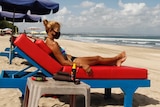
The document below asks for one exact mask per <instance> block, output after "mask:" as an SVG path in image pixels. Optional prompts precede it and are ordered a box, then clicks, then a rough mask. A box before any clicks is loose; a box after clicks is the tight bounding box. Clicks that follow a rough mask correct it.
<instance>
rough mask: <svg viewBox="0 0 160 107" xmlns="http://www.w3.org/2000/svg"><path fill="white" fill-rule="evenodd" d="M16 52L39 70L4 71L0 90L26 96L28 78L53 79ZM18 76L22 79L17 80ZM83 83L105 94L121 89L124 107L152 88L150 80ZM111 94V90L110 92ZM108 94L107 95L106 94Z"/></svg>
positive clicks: (20, 53) (87, 81) (130, 105)
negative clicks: (143, 89)
mask: <svg viewBox="0 0 160 107" xmlns="http://www.w3.org/2000/svg"><path fill="white" fill-rule="evenodd" d="M15 51H16V52H18V53H19V55H21V56H22V57H23V58H25V59H26V60H28V62H29V63H31V64H32V65H33V66H35V67H36V68H37V70H36V71H34V72H31V73H28V74H26V75H25V76H23V75H24V74H25V70H27V69H28V68H30V67H31V66H29V67H27V68H25V69H23V70H21V71H5V70H3V71H2V73H1V78H0V88H19V89H20V90H21V92H22V94H23V95H24V92H25V86H26V82H27V78H28V77H30V76H33V75H34V74H36V73H37V72H39V71H40V72H42V73H43V74H44V75H45V76H47V77H52V74H50V73H49V72H47V71H46V70H45V69H44V68H42V67H41V66H40V65H39V64H37V63H36V62H35V61H34V60H32V59H31V58H30V57H29V56H27V55H26V54H25V53H24V52H23V51H22V50H20V49H19V48H18V47H16V48H15ZM5 73H7V74H8V75H9V77H4V75H5ZM17 75H18V76H20V78H17ZM81 81H83V82H85V83H87V84H89V85H90V86H91V88H105V92H106V90H108V89H111V88H121V90H122V91H123V92H124V107H132V102H133V95H134V93H135V91H136V89H137V88H139V87H150V80H148V79H134V80H131V79H124V80H123V79H121V80H104V79H103V80H95V79H82V80H81ZM110 92H111V90H110ZM105 94H106V93H105Z"/></svg>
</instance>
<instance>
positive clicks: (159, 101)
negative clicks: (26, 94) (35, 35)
mask: <svg viewBox="0 0 160 107" xmlns="http://www.w3.org/2000/svg"><path fill="white" fill-rule="evenodd" d="M0 40H1V42H0V52H3V51H4V49H5V48H6V47H9V46H10V42H9V36H0ZM57 41H58V42H59V44H60V45H61V46H62V47H63V48H64V49H65V50H66V51H67V53H69V54H70V53H72V55H74V56H94V55H100V56H104V57H112V56H114V55H117V54H118V53H120V52H121V51H123V50H125V51H126V53H127V60H126V61H125V62H124V63H123V64H122V65H124V66H133V67H140V68H146V69H148V79H150V80H151V87H147V88H141V87H140V88H138V89H137V90H136V93H135V95H134V97H133V107H155V106H157V107H158V106H160V96H159V95H160V91H159V88H160V85H159V82H160V78H159V75H160V71H159V70H160V66H159V62H160V50H158V49H150V48H142V47H130V46H119V45H110V44H99V43H88V42H87V43H86V42H78V41H72V40H64V39H60V40H57ZM24 60H25V59H20V58H15V59H13V60H12V64H11V65H10V64H8V61H9V60H8V58H7V57H4V56H0V72H1V71H2V70H21V69H22V68H24V67H25V65H23V64H21V62H22V61H24ZM33 69H34V68H33ZM103 92H104V89H91V93H92V95H91V97H92V98H91V105H92V106H93V107H123V94H122V91H121V90H120V89H119V88H114V89H112V99H109V100H107V101H106V100H104V99H103ZM0 96H1V97H0V107H9V106H11V105H12V106H13V107H21V104H22V102H21V100H20V99H19V97H20V96H21V94H20V92H19V91H17V90H15V89H9V90H8V89H0ZM53 100H54V99H53V98H41V99H40V103H39V104H40V105H41V106H40V107H44V106H43V105H47V104H48V105H53V103H54V101H53ZM97 101H99V103H98V102H97ZM78 103H81V102H78ZM47 107H51V106H47ZM65 107H68V106H67V104H66V106H65Z"/></svg>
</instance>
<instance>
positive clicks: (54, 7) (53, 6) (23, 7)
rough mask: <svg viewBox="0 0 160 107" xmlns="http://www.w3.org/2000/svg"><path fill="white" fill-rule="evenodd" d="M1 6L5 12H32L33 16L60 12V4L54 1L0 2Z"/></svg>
mask: <svg viewBox="0 0 160 107" xmlns="http://www.w3.org/2000/svg"><path fill="white" fill-rule="evenodd" d="M0 5H1V7H2V10H3V11H9V12H13V13H27V12H28V11H29V10H30V13H31V14H37V15H46V14H49V13H51V11H52V13H56V12H57V11H58V10H59V4H58V3H56V2H53V1H52V0H0ZM14 16H15V15H13V19H14ZM13 24H14V22H13ZM11 44H12V41H11ZM11 48H12V45H11V46H10V50H11ZM11 52H12V51H11ZM11 52H10V53H11ZM11 55H12V53H11ZM11 55H10V56H11ZM10 63H11V62H10Z"/></svg>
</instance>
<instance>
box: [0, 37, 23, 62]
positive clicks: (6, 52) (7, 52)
mask: <svg viewBox="0 0 160 107" xmlns="http://www.w3.org/2000/svg"><path fill="white" fill-rule="evenodd" d="M12 38H13V39H12V40H13V41H14V40H15V37H14V36H13V37H12ZM11 46H12V50H10V48H5V49H4V51H3V52H0V56H4V57H7V58H8V59H9V64H12V60H13V59H14V58H15V57H19V58H22V57H21V56H20V55H19V54H18V53H17V52H15V51H14V46H13V45H12V44H11Z"/></svg>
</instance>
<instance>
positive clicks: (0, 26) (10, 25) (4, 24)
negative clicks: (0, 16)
mask: <svg viewBox="0 0 160 107" xmlns="http://www.w3.org/2000/svg"><path fill="white" fill-rule="evenodd" d="M4 28H11V29H13V32H15V31H18V27H17V26H13V23H9V22H8V21H6V20H0V29H4Z"/></svg>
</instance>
